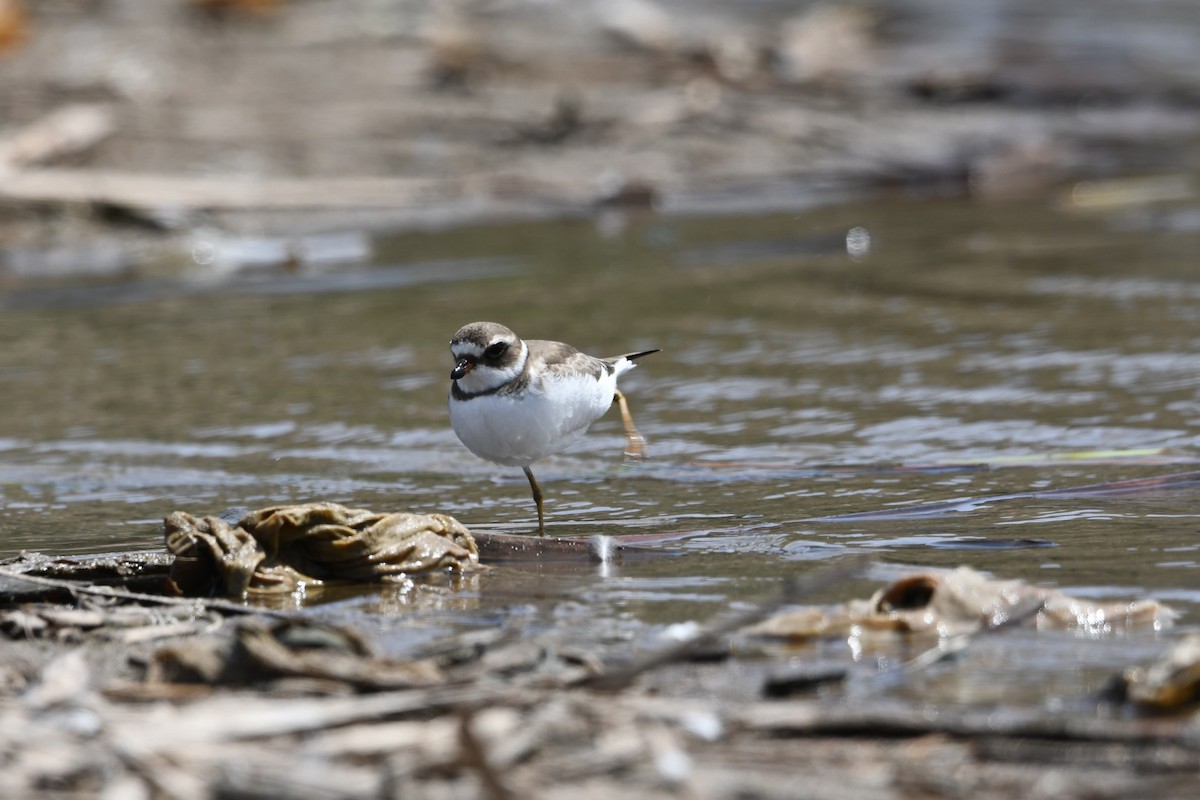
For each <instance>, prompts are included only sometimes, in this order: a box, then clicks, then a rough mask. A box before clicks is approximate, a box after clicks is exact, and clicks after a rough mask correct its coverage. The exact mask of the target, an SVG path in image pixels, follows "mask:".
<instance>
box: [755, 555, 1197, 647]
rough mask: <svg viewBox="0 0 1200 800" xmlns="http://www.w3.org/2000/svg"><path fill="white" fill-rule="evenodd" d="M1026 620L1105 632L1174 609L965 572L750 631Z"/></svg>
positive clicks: (954, 626)
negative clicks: (1108, 600) (1077, 595)
mask: <svg viewBox="0 0 1200 800" xmlns="http://www.w3.org/2000/svg"><path fill="white" fill-rule="evenodd" d="M1026 616H1028V618H1029V624H1032V625H1034V626H1035V627H1036V628H1037V629H1038V630H1047V629H1068V630H1078V631H1081V632H1085V633H1091V634H1108V633H1113V632H1120V631H1126V630H1132V629H1150V630H1159V629H1162V628H1166V627H1169V626H1170V625H1171V622H1172V620H1173V619H1174V618H1175V612H1174V611H1172V610H1171V609H1170V608H1168V607H1166V606H1164V605H1162V604H1160V603H1159V602H1158V601H1156V600H1135V601H1133V602H1128V603H1092V602H1089V601H1086V600H1080V599H1079V598H1075V597H1071V596H1070V595H1067V594H1064V593H1063V592H1060V591H1058V590H1055V589H1047V588H1044V587H1040V586H1033V585H1031V584H1028V583H1025V582H1024V581H1019V580H994V579H992V578H989V577H987V576H986V575H984V574H982V573H980V572H977V571H975V570H973V569H971V568H970V567H959V568H957V569H954V570H936V571H929V572H923V573H920V574H916V575H910V576H908V577H904V578H901V579H900V580H897V581H894V582H893V583H891V584H889V585H887V586H885V587H883V588H882V589H880V590H879V591H877V592H876V593H875V594H874V595H873V596H872V597H871V598H870V599H869V600H851V601H850V602H848V603H846V604H844V605H841V606H836V607H833V608H823V607H816V606H809V607H805V608H801V609H798V610H793V611H788V612H785V613H782V614H779V615H776V616H774V617H771V618H770V619H767V620H764V621H763V622H761V623H759V624H758V625H755V626H753V627H752V628H750V629H749V632H750V633H752V634H755V635H760V636H770V637H777V638H784V639H811V638H817V637H826V636H844V635H847V634H852V633H862V634H864V635H868V636H869V635H871V634H883V635H888V634H895V633H918V634H920V633H928V634H936V635H938V636H957V635H960V634H969V633H975V632H978V631H981V630H986V629H994V628H996V627H999V626H1002V625H1005V624H1008V623H1009V622H1010V621H1012V620H1014V619H1017V618H1023V617H1026Z"/></svg>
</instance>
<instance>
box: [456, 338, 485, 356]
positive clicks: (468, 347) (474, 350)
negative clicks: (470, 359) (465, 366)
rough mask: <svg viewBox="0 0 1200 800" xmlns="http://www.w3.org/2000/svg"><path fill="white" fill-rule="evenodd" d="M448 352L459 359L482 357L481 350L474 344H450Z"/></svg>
mask: <svg viewBox="0 0 1200 800" xmlns="http://www.w3.org/2000/svg"><path fill="white" fill-rule="evenodd" d="M450 352H451V353H453V354H454V355H456V356H458V357H459V358H462V357H463V356H475V357H476V358H478V357H479V356H481V355H483V348H482V347H480V346H479V345H477V344H475V342H468V341H465V340H462V341H457V342H451V343H450Z"/></svg>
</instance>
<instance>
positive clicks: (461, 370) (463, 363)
mask: <svg viewBox="0 0 1200 800" xmlns="http://www.w3.org/2000/svg"><path fill="white" fill-rule="evenodd" d="M473 369H475V365H474V364H473V363H471V362H470V361H468V360H467V359H465V358H460V359H459V360H458V363H457V364H455V365H454V369H452V370H450V380H452V381H456V380H458V379H459V378H461V377H463V376H464V375H466V374H467V373H468V372H470V371H471V370H473Z"/></svg>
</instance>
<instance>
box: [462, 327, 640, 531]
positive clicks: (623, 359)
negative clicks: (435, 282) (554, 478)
mask: <svg viewBox="0 0 1200 800" xmlns="http://www.w3.org/2000/svg"><path fill="white" fill-rule="evenodd" d="M450 352H451V354H453V356H454V369H453V370H452V371H451V372H450V378H451V383H450V424H451V425H453V426H454V432H455V433H456V434H457V435H458V438H459V440H460V441H462V443H463V444H465V445H466V446H467V449H468V450H470V451H471V452H472V453H474V454H475V455H477V456H479V457H480V458H483V459H486V460H488V461H494V462H495V463H497V464H503V465H504V466H506V467H521V468H522V469H524V470H525V477H526V478H528V479H529V488H530V489H532V490H533V502H534V503H535V504H537V515H538V533H539V534H541V535H542V536H545V535H546V521H545V516H544V515H543V512H542V487H540V486H539V485H538V482H537V479H536V478H534V477H533V471H532V470H530V468H529V467H530V466H531V465H532V464H533V463H534V462H535V461H540V460H541V459H543V458H545V457H546V456H548V455H551V454H553V453H557V452H559V451H560V450H562V449H563V448H565V447H566V446H567V445H569V444H571V443H572V442H574V441H575V440H576V439H578V438H579V437H580V436H582V435H583V432H584V431H586V430H587V429H588V426H589V425H591V424H592V423H593V422H595V421H596V420H597V419H599V418H600V417H601V416H602V415H603V414H604V412H606V411H608V409H609V406H611V405H612V402H613V400H616V401H617V406H618V408H620V410H621V420H622V421H623V422H624V423H625V436H626V439H627V442H628V443H627V446H626V449H625V454H626V456H628V457H630V458H641V456H642V454H643V453H644V451H645V441H644V440H643V439H642V436H641V434H639V433H638V432H637V428H635V427H634V425H633V417H631V416H630V415H629V404H628V403H626V402H625V396H624V395H623V394H621V393H620V392H619V391H618V390H617V378H618V377H620V375H621V374H622V373H624V372H627V371H628V370H631V369H633V367H634V366H635V365H634V363H633V361H634V359H636V358H641V357H642V356H647V355H650V354H651V353H657V352H658V350H643V351H642V352H640V353H627V354H625V355H623V356H614V357H613V358H596V357H594V356H589V355H587V354H586V353H581V352H579V351H578V350H576V349H575V348H574V347H571V345H569V344H563V343H562V342H547V341H542V340H539V339H530V340H529V341H522V340H521V338H520V337H519V336H517V335H516V334H515V333H513V332H512V331H511V330H509V329H508V328H506V327H504V326H503V325H500V324H498V323H495V322H472V323H471V324H470V325H464V326H463V327H461V328H459V329H458V332H457V333H455V334H454V338H453V339H451V340H450Z"/></svg>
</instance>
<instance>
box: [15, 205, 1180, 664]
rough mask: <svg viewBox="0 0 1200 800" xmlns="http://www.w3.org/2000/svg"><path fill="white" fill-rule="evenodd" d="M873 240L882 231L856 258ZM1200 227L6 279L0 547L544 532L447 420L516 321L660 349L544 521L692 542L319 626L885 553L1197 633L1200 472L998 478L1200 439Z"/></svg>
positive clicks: (703, 225)
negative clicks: (247, 526)
mask: <svg viewBox="0 0 1200 800" xmlns="http://www.w3.org/2000/svg"><path fill="white" fill-rule="evenodd" d="M852 229H856V230H857V231H858V232H857V233H855V234H854V236H855V241H860V242H861V241H869V243H870V246H869V248H865V249H864V248H862V247H859V248H858V249H856V250H855V252H854V253H853V254H849V253H847V250H846V242H847V232H848V231H851V230H852ZM864 237H868V238H865V239H864ZM1197 238H1198V234H1197V233H1196V232H1195V231H1194V230H1184V231H1176V232H1172V233H1171V235H1170V236H1167V235H1165V234H1164V233H1163V232H1162V231H1161V230H1157V229H1154V228H1153V227H1147V226H1142V227H1138V226H1130V225H1127V224H1122V223H1121V220H1120V219H1119V218H1118V217H1115V216H1114V217H1111V218H1110V217H1106V216H1104V215H1103V214H1092V215H1089V216H1086V217H1084V216H1072V215H1070V214H1069V213H1067V212H1065V211H1062V210H1059V209H1056V208H1055V207H1054V206H1053V205H1052V204H1049V203H1047V204H1043V205H1039V204H1036V203H1029V202H1024V203H1020V204H1011V205H1009V204H1000V203H995V204H987V205H984V204H976V205H972V204H963V203H960V202H959V203H950V202H939V201H924V202H918V201H914V200H905V201H898V202H882V201H881V202H877V203H873V204H858V205H848V206H843V207H838V208H831V209H824V210H818V211H811V212H807V213H805V214H803V215H801V216H770V217H748V216H742V217H731V218H707V219H675V220H671V219H653V218H648V219H639V218H637V217H631V218H628V219H621V221H620V223H619V224H615V225H614V224H613V218H612V217H611V216H610V217H606V220H605V224H604V225H602V226H599V225H593V224H592V223H591V222H589V221H587V220H579V221H568V222H559V223H539V224H521V225H509V226H495V227H486V228H479V229H472V230H457V231H451V232H446V233H422V234H412V233H410V234H404V235H397V236H393V237H382V238H378V239H376V240H374V241H373V242H371V243H370V247H369V248H367V249H368V250H369V251H370V257H369V259H367V260H365V261H363V262H361V263H345V262H341V261H339V262H337V263H336V264H333V265H332V266H330V265H326V266H323V267H321V268H319V269H318V268H311V269H308V271H305V269H301V270H299V271H296V270H295V269H294V268H293V267H289V266H288V265H286V264H284V265H280V266H277V267H264V266H262V265H256V266H255V267H254V269H253V270H252V271H251V272H246V271H239V270H237V269H232V270H231V269H229V268H228V266H226V267H222V269H223V270H225V272H224V273H223V274H221V275H216V274H207V273H205V272H204V269H205V267H204V266H199V265H196V264H192V265H190V266H189V267H187V268H186V269H183V271H182V272H180V271H179V270H180V268H178V267H173V266H171V265H162V264H150V265H144V266H142V267H139V269H141V270H142V274H141V276H140V277H139V275H138V274H134V275H133V276H132V277H131V276H130V274H129V273H123V274H122V276H120V277H119V278H113V279H112V280H109V281H106V280H104V279H101V278H96V277H94V276H92V277H85V278H77V279H74V280H72V281H69V282H68V281H66V280H63V279H52V278H45V279H40V278H37V277H33V276H29V275H27V274H20V275H16V274H9V275H6V276H0V290H2V291H3V294H2V295H0V307H3V309H4V314H3V316H2V317H0V341H2V343H3V347H2V348H0V385H2V386H3V389H4V400H5V402H4V404H3V406H2V407H0V487H2V495H0V498H2V502H3V506H2V508H0V552H3V553H6V554H11V553H15V552H17V551H20V550H22V549H38V550H44V551H53V552H68V551H106V550H114V549H122V548H148V547H157V546H159V537H160V534H159V531H158V528H157V525H156V523H155V520H157V519H160V518H161V517H162V516H164V515H165V514H166V513H168V512H170V511H172V510H174V509H176V508H183V509H186V510H189V511H192V512H196V513H218V512H220V511H222V510H224V509H226V508H228V507H245V506H249V507H253V506H259V505H266V504H273V503H280V502H291V501H310V500H317V499H326V500H333V501H337V502H341V503H345V504H348V505H352V506H366V507H373V508H378V509H384V508H405V509H411V510H413V511H433V510H437V511H443V512H447V513H450V514H453V515H455V516H457V517H459V518H460V519H462V520H463V521H464V522H466V523H467V524H468V525H469V526H472V527H477V528H497V529H504V530H532V528H533V522H534V515H533V507H532V504H531V503H530V502H529V497H528V492H527V489H526V487H525V480H524V477H523V476H522V474H521V472H520V471H519V470H515V469H507V468H501V467H496V466H494V465H489V464H486V463H484V462H482V461H479V460H478V459H476V458H474V457H473V456H471V455H470V454H469V453H467V452H466V451H465V450H464V449H463V448H462V447H461V446H460V445H459V444H458V442H457V440H456V439H455V438H454V436H453V434H452V433H451V431H450V427H449V423H448V420H447V417H446V412H445V401H446V392H447V388H448V387H447V374H448V371H449V367H450V362H449V355H448V351H447V342H448V339H449V336H450V334H451V333H452V332H453V331H454V330H455V329H456V328H457V327H458V326H459V325H460V324H462V323H464V322H467V321H470V320H474V319H494V320H497V321H502V322H505V323H507V324H509V325H511V326H512V327H514V328H515V329H516V330H517V331H518V333H521V334H523V335H527V336H529V337H531V338H533V337H548V338H557V339H563V340H566V341H570V342H572V343H576V344H578V345H579V346H581V347H583V348H585V349H587V350H589V351H591V352H594V353H596V354H600V355H606V354H614V353H619V352H627V351H631V350H637V349H643V348H649V347H661V348H662V349H663V352H662V353H661V354H659V355H657V356H655V358H654V359H653V360H647V361H645V362H643V363H642V364H641V366H640V367H639V369H637V370H636V371H634V372H633V373H631V374H630V375H628V376H627V378H626V379H625V381H624V383H623V389H625V390H626V393H627V394H628V396H629V398H630V402H631V404H632V406H633V410H634V413H635V416H636V418H637V420H638V424H639V427H640V428H641V430H642V431H643V433H645V434H646V436H647V438H648V440H649V446H650V451H649V452H650V459H649V460H648V461H647V462H646V463H645V464H643V465H640V466H636V467H631V466H628V465H623V464H622V461H621V455H620V454H621V449H622V439H621V434H620V432H621V428H620V424H619V421H618V420H616V418H615V414H614V415H611V416H612V417H613V418H612V419H607V418H606V419H605V420H603V421H601V422H600V423H598V424H597V425H596V426H595V428H594V430H593V432H592V434H591V435H589V436H588V437H586V438H585V439H584V440H583V441H582V442H581V443H580V444H579V445H578V446H577V447H575V448H574V449H573V450H571V451H570V452H569V453H567V454H564V455H562V456H560V457H556V458H553V459H550V460H548V461H546V462H544V464H543V465H542V466H541V468H540V469H539V472H538V476H539V478H540V479H541V481H542V483H543V486H544V488H545V489H546V493H547V523H548V525H549V526H550V527H551V528H552V530H554V531H555V532H558V533H570V534H578V535H588V534H595V533H622V532H633V531H651V532H658V531H691V532H695V533H697V535H696V536H694V537H692V538H688V539H686V540H683V541H680V542H675V543H674V544H672V545H670V548H671V549H673V550H676V551H678V552H680V553H682V555H680V556H679V557H677V558H669V559H662V560H650V561H646V562H637V563H631V564H625V565H616V566H612V567H609V568H605V570H600V569H598V568H595V567H591V566H582V565H574V566H562V565H558V566H555V567H553V568H551V567H549V566H546V567H544V568H542V567H538V566H537V565H504V566H502V567H499V568H497V570H496V571H495V573H494V574H489V575H485V576H483V578H482V579H481V580H480V581H479V583H478V585H473V586H471V587H462V588H461V589H460V591H461V594H460V595H458V596H457V597H452V596H450V595H453V594H454V592H453V591H451V590H449V589H442V590H439V591H442V592H444V593H449V594H448V595H446V596H443V595H439V594H436V593H435V594H432V595H429V596H428V597H425V595H421V597H422V598H424V599H421V600H420V602H415V601H414V602H409V600H408V599H405V598H403V597H399V596H396V595H389V594H387V593H385V594H384V595H382V596H381V595H378V594H377V593H369V594H364V595H360V596H355V597H350V598H342V599H338V600H337V601H336V602H334V601H332V600H331V599H330V598H327V608H326V611H325V612H323V613H330V614H338V613H345V614H358V615H376V616H378V617H379V618H380V619H384V618H388V619H392V622H390V623H387V624H392V625H397V626H402V627H404V628H405V630H407V631H408V633H406V634H405V635H412V636H416V635H417V634H415V633H412V630H415V629H416V628H420V627H421V624H424V623H420V624H418V622H414V621H412V620H409V621H407V622H404V623H401V622H399V621H398V617H400V616H403V615H405V614H412V615H415V616H414V617H413V619H423V620H425V621H426V623H427V622H428V621H429V620H440V622H447V621H449V622H452V623H458V624H465V625H475V624H492V623H494V622H495V621H496V620H497V619H498V618H499V617H504V616H511V615H514V614H516V615H517V616H520V615H522V614H526V615H530V616H531V618H536V619H538V620H540V621H539V622H538V623H537V624H540V625H552V624H555V622H554V614H556V613H559V614H561V613H565V612H564V611H563V610H562V609H564V608H569V607H570V608H573V607H575V606H573V605H571V604H578V607H580V608H583V609H586V616H587V618H588V619H589V620H591V624H593V625H594V626H601V627H603V626H607V627H605V630H607V631H608V634H607V635H612V636H616V637H618V638H620V637H622V636H625V637H627V638H636V635H634V634H630V633H629V628H628V626H629V625H631V624H633V623H638V624H645V623H652V624H654V625H658V624H668V623H671V622H679V621H683V620H687V619H693V618H696V619H705V618H707V617H709V616H711V615H712V613H713V610H714V607H715V606H717V605H720V604H727V603H730V602H738V601H741V600H746V599H750V598H757V597H762V596H766V595H769V594H770V593H771V592H772V591H773V590H774V588H775V587H777V585H778V581H779V579H781V578H782V577H784V576H786V575H788V574H792V573H794V572H795V571H796V570H797V569H803V568H805V567H804V565H805V564H806V563H807V562H810V561H820V560H823V559H827V558H831V557H835V556H837V555H838V554H842V553H847V552H854V551H861V550H864V549H865V550H869V551H870V552H872V553H874V554H876V555H878V556H879V557H880V558H882V559H885V560H886V561H887V562H889V563H896V564H930V565H938V566H952V565H957V564H969V565H971V566H974V567H976V568H979V569H984V570H989V571H992V572H994V573H996V574H998V575H1002V576H1004V577H1012V578H1024V579H1026V580H1030V581H1037V582H1045V583H1050V584H1056V585H1060V586H1064V587H1070V588H1073V589H1076V590H1078V591H1080V592H1082V593H1086V594H1089V595H1093V596H1097V597H1120V596H1140V595H1143V594H1145V593H1150V594H1153V595H1155V596H1157V597H1160V598H1162V599H1166V600H1169V601H1170V602H1172V603H1174V604H1176V605H1177V606H1178V607H1180V609H1181V610H1182V611H1183V612H1184V613H1185V618H1184V621H1185V622H1189V621H1194V620H1195V619H1196V617H1197V613H1198V610H1200V592H1198V591H1197V590H1196V589H1195V588H1194V587H1195V586H1196V576H1197V574H1198V573H1197V569H1198V566H1197V564H1198V561H1200V559H1197V558H1196V557H1195V553H1196V549H1197V547H1200V539H1197V533H1196V530H1197V529H1196V526H1195V524H1194V520H1195V513H1196V512H1195V506H1196V501H1197V500H1198V499H1200V498H1198V493H1197V488H1196V487H1194V486H1192V487H1189V486H1186V485H1181V486H1173V487H1166V488H1162V489H1159V490H1156V491H1150V490H1148V491H1146V492H1139V493H1134V494H1130V495H1128V496H1112V497H1100V496H1088V497H1072V496H1069V495H1062V496H1057V495H1052V496H1026V497H1025V499H1023V500H1016V501H1012V502H992V501H990V500H989V498H994V497H995V496H998V495H1020V496H1025V495H1028V493H1030V492H1040V491H1044V490H1048V489H1057V488H1062V487H1069V486H1081V485H1086V484H1094V483H1101V482H1105V481H1114V480H1123V479H1129V478H1137V477H1145V476H1153V475H1159V474H1165V473H1168V472H1172V471H1184V470H1187V469H1189V467H1188V466H1185V465H1189V464H1193V463H1194V462H1195V461H1196V460H1197V452H1198V448H1197V438H1196V433H1195V431H1196V426H1197V422H1200V414H1198V412H1197V408H1198V406H1197V402H1196V400H1197V385H1198V383H1200V377H1197V376H1200V369H1198V367H1200V356H1197V355H1196V352H1197V346H1196V345H1197V342H1198V341H1200V312H1198V311H1197V308H1196V305H1195V300H1196V297H1197V296H1200V281H1198V280H1196V278H1195V276H1194V253H1195V252H1196V245H1197V242H1196V241H1195V240H1196V239H1197ZM172 270H174V272H173V271H172ZM946 501H952V502H951V503H950V504H951V505H953V506H954V508H953V510H950V511H945V512H939V513H938V514H936V515H933V516H929V517H927V518H920V519H915V518H914V519H905V518H900V517H896V516H892V517H890V518H889V517H885V518H876V517H863V518H859V519H844V520H841V521H833V522H816V521H814V520H815V518H818V517H824V518H828V517H838V516H842V515H847V514H854V513H858V512H869V511H879V510H887V509H896V508H902V507H907V506H915V505H918V504H924V503H935V502H946ZM506 576H507V577H506ZM411 597H417V595H411V596H410V599H411ZM556 609H557V610H556ZM422 615H424V616H422ZM604 620H606V621H604ZM614 620H617V621H620V623H619V624H618V623H617V622H614ZM602 621H603V622H602ZM380 624H381V625H383V624H384V623H380ZM439 624H440V623H439ZM385 627H386V626H385ZM589 630H593V632H594V631H595V630H599V628H592V629H589ZM638 635H640V634H638ZM419 638H420V637H419ZM426 638H427V637H426ZM406 641H408V640H406Z"/></svg>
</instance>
